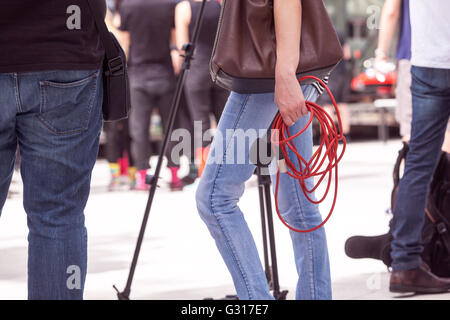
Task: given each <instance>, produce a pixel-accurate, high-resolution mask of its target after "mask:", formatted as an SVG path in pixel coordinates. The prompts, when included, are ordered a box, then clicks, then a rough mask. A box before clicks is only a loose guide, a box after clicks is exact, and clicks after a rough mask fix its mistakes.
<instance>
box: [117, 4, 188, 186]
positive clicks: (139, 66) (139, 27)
mask: <svg viewBox="0 0 450 320" xmlns="http://www.w3.org/2000/svg"><path fill="white" fill-rule="evenodd" d="M175 5H176V1H175V0H126V1H123V2H122V3H121V5H120V8H119V13H120V20H121V21H120V28H119V29H120V30H122V31H126V34H125V35H126V36H125V38H126V39H125V43H126V42H129V44H130V45H129V57H128V64H129V72H130V87H131V113H130V119H129V121H130V134H131V153H132V156H133V159H134V161H135V164H136V167H137V170H138V171H139V174H138V181H137V186H136V188H137V189H138V190H148V188H149V186H148V185H147V184H146V183H145V180H146V176H147V170H148V169H149V168H150V164H149V160H150V156H151V154H152V150H151V144H150V141H149V140H150V133H149V127H150V117H151V114H152V111H153V110H154V109H155V108H157V109H158V111H159V113H160V115H161V118H162V123H163V126H164V127H165V128H166V127H167V124H168V117H169V113H170V104H171V100H172V97H173V92H174V88H175V71H174V67H173V64H172V60H171V40H172V41H173V42H174V37H175V32H174V10H175ZM173 147H174V143H170V144H169V148H168V150H167V158H168V167H169V169H170V171H171V175H172V180H171V182H170V188H171V190H173V191H178V190H182V188H183V183H182V182H181V180H180V179H179V177H178V170H179V164H177V163H175V162H174V161H173V159H172V157H171V153H172V148H173Z"/></svg>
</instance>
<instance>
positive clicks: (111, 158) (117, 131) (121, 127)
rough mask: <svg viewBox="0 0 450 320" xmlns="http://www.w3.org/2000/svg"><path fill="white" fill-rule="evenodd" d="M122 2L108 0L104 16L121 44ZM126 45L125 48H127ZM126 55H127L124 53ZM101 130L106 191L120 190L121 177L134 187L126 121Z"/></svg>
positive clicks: (110, 123) (109, 124) (133, 173)
mask: <svg viewBox="0 0 450 320" xmlns="http://www.w3.org/2000/svg"><path fill="white" fill-rule="evenodd" d="M122 1H123V0H109V1H107V2H106V4H107V8H108V12H107V14H106V19H105V21H106V25H107V26H108V29H109V30H110V31H111V32H112V33H114V35H115V36H116V38H117V39H119V41H120V42H121V43H123V42H124V39H123V38H124V33H123V32H122V31H120V30H119V29H118V28H119V26H120V16H119V13H118V11H119V7H120V4H121V2H122ZM128 45H129V44H128V43H127V44H126V47H127V48H128ZM126 54H127V53H126ZM103 130H104V131H105V135H106V145H105V149H106V159H107V160H108V162H109V169H110V173H111V180H110V183H109V186H108V190H110V191H116V190H118V189H119V188H120V184H121V180H120V178H121V176H124V175H125V176H126V175H128V177H129V183H130V189H134V188H135V186H136V167H134V163H133V158H132V156H131V137H130V134H129V126H128V119H124V120H121V121H116V122H105V123H104V125H103Z"/></svg>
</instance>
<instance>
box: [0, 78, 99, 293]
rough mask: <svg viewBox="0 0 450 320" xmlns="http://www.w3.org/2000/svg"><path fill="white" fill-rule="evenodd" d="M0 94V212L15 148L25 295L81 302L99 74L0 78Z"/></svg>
mask: <svg viewBox="0 0 450 320" xmlns="http://www.w3.org/2000/svg"><path fill="white" fill-rule="evenodd" d="M0 93H1V94H0V111H1V116H0V213H1V209H2V208H3V205H4V203H5V200H6V196H7V193H8V188H9V185H10V182H11V177H12V173H13V166H14V160H15V158H16V152H17V150H19V152H20V158H21V166H20V168H21V170H20V171H21V175H22V180H23V186H24V190H23V203H24V208H25V211H26V213H27V224H28V228H29V234H28V243H29V246H28V298H29V299H82V298H83V288H84V280H85V276H86V264H87V257H86V255H87V252H86V251H87V250H86V246H87V233H86V228H85V225H84V212H83V211H84V208H85V205H86V201H87V199H88V196H89V190H90V179H91V171H92V168H93V166H94V164H95V161H96V158H97V154H98V145H99V135H100V130H101V126H102V115H101V113H102V112H101V105H102V96H103V87H102V80H101V72H100V71H98V70H97V71H96V70H94V71H48V72H37V73H23V74H16V73H10V74H5V73H0Z"/></svg>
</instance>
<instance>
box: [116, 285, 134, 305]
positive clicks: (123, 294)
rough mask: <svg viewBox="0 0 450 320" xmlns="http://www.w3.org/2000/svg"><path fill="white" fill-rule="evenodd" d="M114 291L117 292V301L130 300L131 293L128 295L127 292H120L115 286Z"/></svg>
mask: <svg viewBox="0 0 450 320" xmlns="http://www.w3.org/2000/svg"><path fill="white" fill-rule="evenodd" d="M113 288H114V290H116V292H117V299H119V300H124V301H126V300H130V293H129V292H128V293H126V292H120V291H119V289H117V287H116V286H115V285H114V286H113Z"/></svg>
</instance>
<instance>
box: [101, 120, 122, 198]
mask: <svg viewBox="0 0 450 320" xmlns="http://www.w3.org/2000/svg"><path fill="white" fill-rule="evenodd" d="M103 128H104V130H105V135H106V145H105V149H106V159H107V160H108V163H109V170H110V174H111V180H110V182H109V186H108V189H109V190H110V191H113V190H115V189H116V188H117V187H119V184H120V182H119V178H120V163H119V159H120V158H122V152H121V151H122V147H121V137H120V122H119V123H118V122H106V123H105V124H104V127H103Z"/></svg>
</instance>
